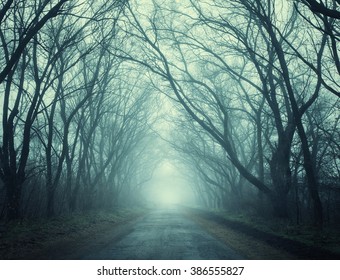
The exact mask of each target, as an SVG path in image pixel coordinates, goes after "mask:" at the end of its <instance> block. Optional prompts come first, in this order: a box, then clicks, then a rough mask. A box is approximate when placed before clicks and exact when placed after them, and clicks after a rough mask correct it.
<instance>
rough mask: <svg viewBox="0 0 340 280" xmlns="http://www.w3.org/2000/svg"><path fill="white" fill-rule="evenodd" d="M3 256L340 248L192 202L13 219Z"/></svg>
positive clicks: (308, 252) (268, 254)
mask: <svg viewBox="0 0 340 280" xmlns="http://www.w3.org/2000/svg"><path fill="white" fill-rule="evenodd" d="M0 258H1V259H340V254H337V253H336V252H331V251H329V250H326V249H325V248H320V246H315V245H310V244H305V243H302V242H299V241H296V240H292V239H289V238H286V237H283V236H279V235H276V234H273V233H269V232H265V231H262V230H259V229H257V228H254V227H252V226H251V225H247V224H244V223H241V222H239V221H233V220H230V219H227V218H225V217H223V216H221V215H219V214H216V213H214V212H212V211H206V210H200V209H192V208H183V207H181V208H178V207H176V208H168V209H135V210H126V209H125V210H120V211H115V212H114V213H89V214H87V215H85V216H84V214H81V215H80V214H79V215H74V216H72V217H67V218H66V217H59V218H56V219H54V220H52V221H45V222H44V221H41V222H40V223H33V224H29V223H25V222H23V223H21V224H20V225H14V226H13V225H11V226H10V228H9V230H7V231H6V232H4V231H3V232H2V235H1V236H0Z"/></svg>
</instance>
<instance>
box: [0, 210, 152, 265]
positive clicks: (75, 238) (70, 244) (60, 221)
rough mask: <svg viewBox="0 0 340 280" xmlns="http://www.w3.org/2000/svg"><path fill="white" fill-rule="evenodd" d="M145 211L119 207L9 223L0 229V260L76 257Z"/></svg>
mask: <svg viewBox="0 0 340 280" xmlns="http://www.w3.org/2000/svg"><path fill="white" fill-rule="evenodd" d="M146 212H147V210H146V209H143V208H133V209H129V208H121V209H116V210H115V211H112V212H107V211H96V212H94V211H93V212H87V213H78V214H73V215H68V216H59V217H55V218H52V219H49V220H48V219H42V220H39V221H29V220H23V221H20V222H12V223H8V224H6V225H3V227H2V231H1V232H0V259H77V258H79V257H81V254H82V253H85V248H86V247H89V248H91V246H92V247H93V246H97V247H98V246H102V245H104V244H105V242H106V241H105V240H106V239H105V238H108V237H106V235H108V236H110V238H117V236H118V235H119V231H120V230H121V228H122V225H124V224H127V223H128V222H130V221H133V220H135V219H137V218H138V217H140V216H143V215H144V214H145V213H146ZM116 229H117V230H116ZM106 233H111V234H106ZM107 242H109V241H107Z"/></svg>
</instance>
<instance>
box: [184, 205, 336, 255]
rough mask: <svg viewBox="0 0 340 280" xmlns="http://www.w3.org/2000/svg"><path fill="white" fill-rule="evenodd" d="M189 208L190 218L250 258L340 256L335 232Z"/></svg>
mask: <svg viewBox="0 0 340 280" xmlns="http://www.w3.org/2000/svg"><path fill="white" fill-rule="evenodd" d="M186 211H187V213H188V215H189V216H190V218H191V219H194V220H195V221H196V222H198V223H199V224H200V225H201V226H202V227H204V228H206V230H208V231H209V232H210V233H211V234H213V235H215V236H216V237H218V238H219V239H220V240H222V241H223V242H225V243H227V244H228V245H230V246H231V247H233V248H234V249H236V250H237V251H239V252H242V253H243V255H244V256H245V257H247V258H249V259H339V258H340V254H339V253H338V252H337V250H336V249H337V246H338V245H339V235H337V234H336V232H329V231H328V232H326V231H325V232H323V233H322V234H320V233H319V234H316V232H315V231H313V230H311V229H309V228H307V227H306V228H302V227H300V228H294V227H289V228H288V229H287V230H285V226H283V224H284V223H282V222H280V221H271V220H261V221H259V220H258V219H255V218H254V219H250V218H249V217H246V218H245V217H241V216H235V215H231V214H230V213H226V212H223V211H216V210H203V209H192V208H191V209H190V208H187V209H186ZM331 248H332V250H331Z"/></svg>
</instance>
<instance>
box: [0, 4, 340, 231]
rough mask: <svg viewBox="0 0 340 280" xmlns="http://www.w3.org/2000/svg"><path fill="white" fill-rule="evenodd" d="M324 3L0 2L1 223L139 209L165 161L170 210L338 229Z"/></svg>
mask: <svg viewBox="0 0 340 280" xmlns="http://www.w3.org/2000/svg"><path fill="white" fill-rule="evenodd" d="M339 6H340V3H339V1H338V0H289V1H281V0H234V1H227V0H202V1H201V0H176V1H166V0H143V1H137V0H135V1H133V0H113V1H104V0H84V1H80V0H74V1H69V0H25V1H23V0H4V1H2V2H1V4H0V106H1V109H0V115H1V129H0V221H1V223H7V222H12V221H18V220H23V219H29V220H39V219H52V218H54V217H58V216H61V215H72V214H73V213H84V212H86V211H89V210H91V211H99V210H100V211H101V210H105V211H113V210H114V209H117V208H121V207H127V208H129V207H134V206H140V207H147V206H148V205H149V204H150V203H151V204H152V202H150V200H148V197H147V193H148V182H150V180H151V181H152V178H154V176H155V173H157V169H159V167H160V166H162V164H163V165H164V162H168V163H171V165H172V166H175V167H174V168H177V169H178V170H179V173H181V175H180V176H182V177H183V178H185V180H186V181H185V182H187V188H188V189H189V190H190V192H191V196H192V197H191V198H190V203H189V202H187V203H186V200H185V194H179V196H181V197H180V198H178V199H177V200H178V201H180V202H181V204H183V205H184V206H192V205H195V206H197V207H201V208H206V209H222V210H223V211H227V212H229V213H252V215H256V216H259V217H264V218H268V217H271V218H273V219H281V220H285V221H289V223H290V224H293V225H311V226H312V227H314V228H315V229H317V230H319V231H322V230H323V229H324V228H325V227H331V228H338V227H339V225H340V223H339V221H340V129H339V128H340V114H339V112H340V102H339V97H340V79H339V74H340V58H339V40H340V8H339ZM170 181H171V180H170ZM174 182H176V180H175V179H174ZM156 188H157V186H156ZM176 190H177V191H178V188H176V187H175V186H171V184H170V186H169V188H168V189H167V190H166V195H168V196H170V195H172V194H171V193H172V192H176ZM155 200H157V198H156V199H155ZM175 200H176V199H174V201H175Z"/></svg>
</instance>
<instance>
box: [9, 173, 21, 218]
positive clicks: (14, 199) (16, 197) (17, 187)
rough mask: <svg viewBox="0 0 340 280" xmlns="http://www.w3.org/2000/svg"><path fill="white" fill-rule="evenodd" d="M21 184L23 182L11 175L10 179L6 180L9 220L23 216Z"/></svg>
mask: <svg viewBox="0 0 340 280" xmlns="http://www.w3.org/2000/svg"><path fill="white" fill-rule="evenodd" d="M21 186H22V184H21V183H20V182H19V181H18V180H17V178H16V177H14V176H11V177H10V178H9V179H8V181H7V182H5V189H6V196H7V197H6V198H7V203H6V205H7V219H8V220H16V219H19V218H20V217H21V213H20V200H21Z"/></svg>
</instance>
